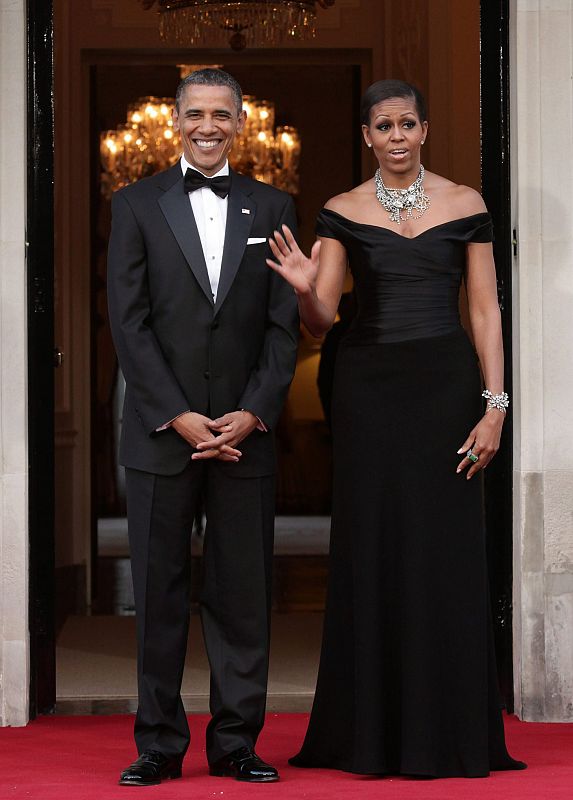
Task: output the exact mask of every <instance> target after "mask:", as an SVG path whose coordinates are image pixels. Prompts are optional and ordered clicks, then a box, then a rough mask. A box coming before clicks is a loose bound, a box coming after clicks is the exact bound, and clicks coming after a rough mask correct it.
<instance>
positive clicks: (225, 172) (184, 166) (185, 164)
mask: <svg viewBox="0 0 573 800" xmlns="http://www.w3.org/2000/svg"><path fill="white" fill-rule="evenodd" d="M188 168H189V169H194V170H196V171H197V172H201V170H200V169H197V167H194V166H193V165H192V164H190V163H189V162H188V161H187V159H186V158H185V156H183V155H182V156H181V171H182V172H183V175H185V173H186V172H187V169H188ZM228 174H229V162H228V161H225V163H224V164H223V166H222V167H221V169H220V170H219V172H216V173H215V174H214V175H205V173H204V172H201V175H203V176H204V177H205V178H207V177H209V178H218V177H219V175H228Z"/></svg>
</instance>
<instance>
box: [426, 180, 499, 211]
mask: <svg viewBox="0 0 573 800" xmlns="http://www.w3.org/2000/svg"><path fill="white" fill-rule="evenodd" d="M426 174H427V175H428V177H429V180H426V181H424V184H425V186H426V189H427V191H428V192H432V193H435V195H436V199H439V201H440V202H442V203H444V205H447V206H448V207H449V208H452V207H454V208H455V209H456V211H457V215H458V216H460V217H470V216H472V215H473V214H481V213H483V212H485V211H487V208H486V205H485V203H484V201H483V197H482V196H481V194H480V193H479V192H476V190H475V189H472V188H471V186H464V185H463V184H461V183H454V182H453V181H450V180H448V178H443V177H442V176H441V175H436V174H435V173H426Z"/></svg>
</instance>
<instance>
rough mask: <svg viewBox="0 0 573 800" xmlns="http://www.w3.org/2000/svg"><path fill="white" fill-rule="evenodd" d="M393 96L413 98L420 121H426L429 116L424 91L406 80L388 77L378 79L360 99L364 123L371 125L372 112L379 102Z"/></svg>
mask: <svg viewBox="0 0 573 800" xmlns="http://www.w3.org/2000/svg"><path fill="white" fill-rule="evenodd" d="M393 97H403V98H405V99H408V100H412V101H413V103H414V105H415V107H416V113H417V114H418V116H419V118H420V122H425V121H426V120H427V118H428V112H427V109H426V101H425V99H424V95H423V94H422V92H421V91H420V90H419V89H418V88H416V86H413V85H412V84H411V83H406V81H398V80H394V79H393V78H388V79H387V80H383V81H376V83H373V84H372V85H371V86H369V87H368V89H366V91H365V92H364V95H363V96H362V100H361V101H360V121H361V123H362V125H370V112H371V111H372V109H373V108H374V106H376V105H378V103H382V102H383V101H384V100H390V98H393Z"/></svg>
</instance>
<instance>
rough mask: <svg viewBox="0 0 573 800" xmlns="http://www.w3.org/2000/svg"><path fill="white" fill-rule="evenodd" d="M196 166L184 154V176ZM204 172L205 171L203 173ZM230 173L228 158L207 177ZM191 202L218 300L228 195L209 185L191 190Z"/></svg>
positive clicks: (182, 166)
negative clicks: (222, 195)
mask: <svg viewBox="0 0 573 800" xmlns="http://www.w3.org/2000/svg"><path fill="white" fill-rule="evenodd" d="M188 168H191V169H195V170H196V171H197V172H201V170H198V169H197V168H196V167H192V166H191V164H189V163H188V162H187V161H186V160H185V156H181V169H182V171H183V175H185V173H186V172H187V169H188ZM203 174H204V173H203V172H201V175H203ZM228 174H229V162H228V161H225V163H224V165H223V166H222V167H221V169H220V170H219V172H216V173H215V175H209V176H205V177H210V178H217V177H218V176H219V175H228ZM189 201H190V203H191V208H192V209H193V216H194V217H195V222H196V223H197V230H198V231H199V238H200V239H201V245H202V246H203V255H204V256H205V263H206V265H207V272H208V273H209V283H210V284H211V292H212V294H213V302H214V301H215V300H216V299H217V289H218V288H219V278H220V277H221V260H222V258H223V245H224V244H225V225H226V224H227V202H228V200H227V197H219V196H218V195H216V194H215V192H213V191H212V190H211V189H209V187H208V186H203V187H202V188H201V189H195V191H194V192H189Z"/></svg>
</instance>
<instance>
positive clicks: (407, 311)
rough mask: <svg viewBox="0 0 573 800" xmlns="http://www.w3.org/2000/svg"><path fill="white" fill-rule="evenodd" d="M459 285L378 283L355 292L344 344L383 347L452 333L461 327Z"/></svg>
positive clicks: (414, 282) (415, 282)
mask: <svg viewBox="0 0 573 800" xmlns="http://www.w3.org/2000/svg"><path fill="white" fill-rule="evenodd" d="M458 296H459V286H451V285H450V286H448V287H447V288H446V287H444V286H443V285H440V286H435V285H431V284H430V285H428V284H425V285H424V284H423V283H420V282H417V281H413V282H412V283H410V284H406V285H405V284H404V283H400V284H393V283H381V284H377V285H376V286H370V287H369V290H368V291H361V292H359V297H358V306H359V310H358V314H357V316H356V318H355V319H354V322H353V323H352V325H351V327H350V330H349V331H348V334H347V335H346V337H345V339H344V341H345V343H347V344H356V345H360V344H384V343H391V342H404V341H408V340H410V339H425V338H429V337H433V336H444V335H446V334H449V333H454V332H455V331H457V330H459V329H460V327H461V323H460V315H459V309H458Z"/></svg>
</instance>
